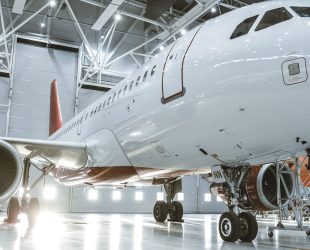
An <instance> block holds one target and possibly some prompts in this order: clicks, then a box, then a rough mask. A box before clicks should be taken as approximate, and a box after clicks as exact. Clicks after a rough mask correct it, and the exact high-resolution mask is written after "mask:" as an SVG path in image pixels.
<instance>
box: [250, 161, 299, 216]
mask: <svg viewBox="0 0 310 250" xmlns="http://www.w3.org/2000/svg"><path fill="white" fill-rule="evenodd" d="M284 170H290V168H289V167H288V166H284ZM282 177H283V180H284V182H285V184H286V187H287V189H288V192H289V194H290V195H291V194H292V193H293V192H294V180H293V176H292V175H291V174H288V173H286V174H285V173H284V174H283V173H282ZM280 190H281V197H282V202H281V203H282V205H286V204H287V203H288V196H287V194H286V192H285V188H284V185H283V183H282V182H281V185H280ZM245 192H246V195H247V197H248V199H249V201H250V202H251V204H252V205H253V206H254V207H255V208H257V209H259V210H262V211H269V210H276V209H278V206H277V203H278V202H277V179H276V166H275V165H274V164H266V165H263V166H255V167H252V168H251V169H250V173H249V176H248V178H247V181H246V182H245Z"/></svg>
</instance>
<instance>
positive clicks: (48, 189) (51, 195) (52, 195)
mask: <svg viewBox="0 0 310 250" xmlns="http://www.w3.org/2000/svg"><path fill="white" fill-rule="evenodd" d="M56 196H57V190H56V188H55V187H53V186H45V187H44V189H43V197H44V199H45V200H50V201H51V200H55V199H56Z"/></svg>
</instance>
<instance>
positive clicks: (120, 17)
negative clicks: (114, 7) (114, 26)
mask: <svg viewBox="0 0 310 250" xmlns="http://www.w3.org/2000/svg"><path fill="white" fill-rule="evenodd" d="M121 19H122V16H121V15H120V14H119V13H117V14H116V15H115V20H116V21H119V20H121Z"/></svg>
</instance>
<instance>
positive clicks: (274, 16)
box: [255, 8, 293, 31]
mask: <svg viewBox="0 0 310 250" xmlns="http://www.w3.org/2000/svg"><path fill="white" fill-rule="evenodd" d="M291 18H293V16H292V14H291V13H289V12H288V11H287V9H285V8H278V9H274V10H269V11H267V12H266V13H265V15H264V16H263V18H262V20H261V21H260V22H259V24H258V25H257V27H256V29H255V31H259V30H263V29H266V28H269V27H271V26H273V25H276V24H278V23H282V22H285V21H287V20H290V19H291Z"/></svg>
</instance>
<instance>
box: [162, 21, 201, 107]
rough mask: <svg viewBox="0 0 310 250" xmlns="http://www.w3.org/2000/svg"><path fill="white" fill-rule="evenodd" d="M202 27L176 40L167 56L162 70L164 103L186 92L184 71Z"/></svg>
mask: <svg viewBox="0 0 310 250" xmlns="http://www.w3.org/2000/svg"><path fill="white" fill-rule="evenodd" d="M201 27H202V26H201ZM201 27H200V28H201ZM200 28H198V29H197V30H196V32H195V33H193V34H188V35H186V36H184V38H183V39H179V40H178V41H176V42H175V43H174V45H173V46H172V47H171V49H170V51H169V53H168V55H167V57H166V60H165V63H164V67H163V72H162V100H161V101H162V103H163V104H165V103H167V102H170V101H172V100H174V99H176V98H178V97H181V96H183V95H184V94H185V87H184V77H183V76H184V75H183V73H184V68H185V67H186V63H185V61H186V56H187V54H188V51H189V49H190V47H191V45H192V43H193V41H194V39H195V37H196V35H197V34H198V32H199V30H200Z"/></svg>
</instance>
